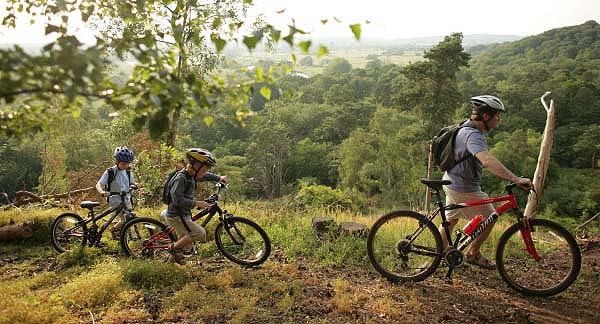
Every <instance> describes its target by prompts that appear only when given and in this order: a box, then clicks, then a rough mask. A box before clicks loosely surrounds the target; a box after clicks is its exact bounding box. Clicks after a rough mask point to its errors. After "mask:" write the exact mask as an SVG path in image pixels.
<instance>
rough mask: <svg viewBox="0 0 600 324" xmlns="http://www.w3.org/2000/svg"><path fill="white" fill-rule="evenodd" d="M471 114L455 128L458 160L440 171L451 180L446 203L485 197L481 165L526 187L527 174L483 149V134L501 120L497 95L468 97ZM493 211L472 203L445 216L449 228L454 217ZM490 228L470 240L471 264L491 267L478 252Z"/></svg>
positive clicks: (528, 182)
mask: <svg viewBox="0 0 600 324" xmlns="http://www.w3.org/2000/svg"><path fill="white" fill-rule="evenodd" d="M470 101H471V108H472V111H471V117H470V119H469V120H468V121H466V123H465V124H464V125H465V126H467V127H463V128H461V129H460V130H459V131H458V134H457V136H456V142H455V146H454V157H455V161H459V160H460V159H461V158H463V157H464V156H467V155H469V156H470V158H467V159H465V160H464V161H462V162H461V163H459V164H457V165H455V166H454V167H452V168H450V169H449V170H447V171H446V172H445V173H444V177H443V179H444V180H450V181H452V184H451V185H448V186H445V187H444V192H445V193H446V204H458V203H461V202H465V201H469V200H481V199H487V198H489V197H488V195H487V194H486V193H485V192H482V191H481V186H480V184H481V175H482V173H483V168H486V169H488V170H489V171H490V172H491V173H493V174H494V175H495V176H497V177H499V178H502V179H505V180H508V181H511V182H513V183H515V184H517V185H518V186H519V187H521V188H524V189H530V188H531V186H532V183H531V180H530V179H528V178H521V177H517V176H516V175H514V173H512V172H511V171H510V170H508V169H507V168H506V167H505V166H504V165H503V164H502V163H501V162H500V161H499V160H498V159H496V158H495V157H494V156H493V155H492V154H490V152H489V151H488V149H487V144H486V141H485V138H484V136H483V134H484V133H485V132H488V131H490V130H492V129H496V128H498V126H499V124H500V121H501V114H502V113H503V112H505V111H506V109H505V108H504V104H503V103H502V101H500V99H498V98H496V97H494V96H490V95H482V96H476V97H473V98H471V100H470ZM494 212H495V209H494V206H493V205H492V204H486V205H481V206H476V207H469V208H462V209H456V210H452V211H449V212H448V214H447V216H448V220H449V221H450V231H452V229H453V228H454V226H455V225H456V223H457V222H458V218H464V219H472V218H473V217H475V216H476V215H477V214H480V215H482V216H483V221H485V219H486V218H487V217H489V216H490V215H491V214H492V213H494ZM492 228H493V224H492V226H488V227H487V228H486V229H485V230H484V231H482V232H481V234H480V235H479V236H478V237H477V239H475V240H474V241H473V243H471V245H470V246H469V250H468V251H467V252H466V254H465V260H466V262H467V263H470V264H474V265H477V266H480V267H482V268H486V269H494V268H495V267H496V265H495V264H494V262H492V261H490V260H489V259H487V258H486V257H485V256H483V255H482V254H481V251H480V248H481V245H482V244H483V242H484V241H485V240H486V239H487V238H488V236H489V235H490V233H491V231H492ZM439 231H440V234H441V235H442V241H443V243H444V247H447V246H448V238H447V237H446V233H445V231H444V229H443V227H442V226H440V228H439Z"/></svg>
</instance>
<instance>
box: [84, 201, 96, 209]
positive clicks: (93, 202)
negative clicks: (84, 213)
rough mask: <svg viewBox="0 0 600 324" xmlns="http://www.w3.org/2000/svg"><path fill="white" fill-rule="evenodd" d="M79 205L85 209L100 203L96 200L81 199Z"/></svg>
mask: <svg viewBox="0 0 600 324" xmlns="http://www.w3.org/2000/svg"><path fill="white" fill-rule="evenodd" d="M79 206H81V208H87V209H92V208H94V207H98V206H100V203H99V202H97V201H89V200H86V201H82V202H81V204H79Z"/></svg>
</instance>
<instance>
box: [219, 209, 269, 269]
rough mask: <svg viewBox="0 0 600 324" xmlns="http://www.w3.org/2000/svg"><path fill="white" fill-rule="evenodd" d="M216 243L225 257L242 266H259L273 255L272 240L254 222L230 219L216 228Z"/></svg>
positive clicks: (226, 219) (243, 219) (236, 218)
mask: <svg viewBox="0 0 600 324" xmlns="http://www.w3.org/2000/svg"><path fill="white" fill-rule="evenodd" d="M215 243H216V244H217V248H219V250H220V251H221V253H223V255H224V256H225V257H226V258H227V259H229V260H231V261H233V262H235V263H237V264H240V265H244V266H257V265H259V264H261V263H263V262H265V261H266V260H267V258H268V257H269V254H270V253H271V240H270V239H269V237H268V236H267V233H266V232H265V231H264V230H263V229H262V228H261V227H260V226H259V225H258V224H256V223H254V222H253V221H251V220H249V219H246V218H242V217H228V218H225V219H224V220H223V221H222V222H220V223H219V224H218V225H217V227H216V228H215Z"/></svg>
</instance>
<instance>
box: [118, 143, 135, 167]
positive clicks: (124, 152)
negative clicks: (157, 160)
mask: <svg viewBox="0 0 600 324" xmlns="http://www.w3.org/2000/svg"><path fill="white" fill-rule="evenodd" d="M115 160H117V162H127V163H131V162H133V151H132V150H130V149H128V148H127V147H126V146H119V147H117V148H116V149H115Z"/></svg>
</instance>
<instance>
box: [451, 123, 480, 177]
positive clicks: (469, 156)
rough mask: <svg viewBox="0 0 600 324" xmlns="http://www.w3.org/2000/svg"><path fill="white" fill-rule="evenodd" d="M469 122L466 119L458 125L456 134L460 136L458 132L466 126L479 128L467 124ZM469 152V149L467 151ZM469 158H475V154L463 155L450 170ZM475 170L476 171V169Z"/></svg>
mask: <svg viewBox="0 0 600 324" xmlns="http://www.w3.org/2000/svg"><path fill="white" fill-rule="evenodd" d="M466 123H467V120H465V121H464V122H462V123H461V124H460V126H459V127H458V130H457V131H456V136H458V132H460V130H461V128H465V127H470V128H474V129H478V128H477V127H474V126H471V125H465V124H466ZM452 140H453V141H456V137H455V138H453V139H452ZM467 152H468V151H467ZM469 158H475V155H473V154H471V153H469V154H467V155H465V156H463V157H462V158H460V159H459V160H458V161H456V162H454V165H453V166H451V167H450V168H448V171H450V170H452V169H453V168H454V167H455V166H457V165H459V164H461V163H463V162H464V161H466V160H467V159H469ZM473 171H476V170H475V169H474V170H473Z"/></svg>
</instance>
